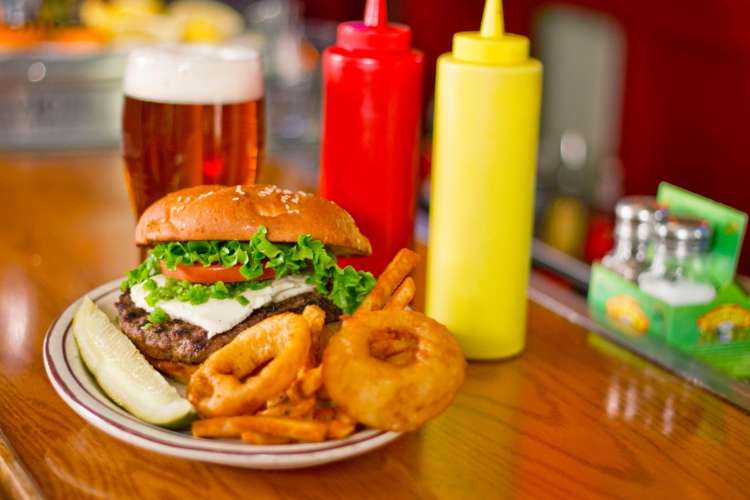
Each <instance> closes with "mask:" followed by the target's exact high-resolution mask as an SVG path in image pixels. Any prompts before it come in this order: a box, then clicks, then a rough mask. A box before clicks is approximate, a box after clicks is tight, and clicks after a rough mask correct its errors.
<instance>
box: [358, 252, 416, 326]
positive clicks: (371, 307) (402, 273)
mask: <svg viewBox="0 0 750 500" xmlns="http://www.w3.org/2000/svg"><path fill="white" fill-rule="evenodd" d="M418 262H419V255H417V254H416V253H415V252H412V251H411V250H409V249H407V248H402V249H401V250H399V252H398V253H397V254H396V256H395V257H394V258H393V260H392V261H391V262H390V263H389V264H388V266H387V267H386V268H385V270H384V271H383V272H382V273H381V274H380V276H378V281H377V282H376V283H375V286H374V287H373V289H372V290H371V291H370V293H369V294H368V295H367V297H365V300H363V301H362V303H361V304H360V305H359V307H358V308H357V310H356V311H355V312H354V315H355V316H356V315H357V314H360V313H364V312H370V311H376V310H379V309H382V308H383V307H384V306H385V304H386V303H387V302H388V299H389V298H390V296H391V295H392V294H393V292H394V290H396V288H398V286H399V285H400V284H401V282H402V281H404V279H405V278H406V277H407V276H408V275H409V273H411V272H412V271H413V270H414V268H415V267H417V263H418Z"/></svg>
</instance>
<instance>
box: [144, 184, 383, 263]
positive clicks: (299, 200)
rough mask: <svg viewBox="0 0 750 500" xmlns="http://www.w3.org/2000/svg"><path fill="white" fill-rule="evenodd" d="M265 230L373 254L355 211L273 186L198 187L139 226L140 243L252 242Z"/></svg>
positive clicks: (277, 238)
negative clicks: (353, 214) (305, 235)
mask: <svg viewBox="0 0 750 500" xmlns="http://www.w3.org/2000/svg"><path fill="white" fill-rule="evenodd" d="M259 226H265V227H266V229H268V239H269V241H273V242H277V243H294V242H296V241H297V238H298V237H299V236H300V235H301V234H309V235H311V236H312V237H313V238H315V239H317V240H320V241H322V242H323V243H324V244H325V245H327V246H328V247H329V248H331V250H333V252H334V253H336V254H338V255H369V254H370V253H371V252H372V249H371V247H370V242H369V241H368V239H367V238H366V237H365V236H364V235H362V233H360V232H359V229H358V228H357V225H356V224H355V222H354V219H353V218H352V216H351V215H349V213H348V212H347V211H346V210H344V209H342V208H341V207H339V206H338V205H336V204H335V203H333V202H332V201H328V200H324V199H322V198H320V197H318V196H315V195H313V194H310V193H305V192H302V191H290V190H287V189H281V188H278V187H276V186H272V185H263V184H255V185H250V186H214V185H206V186H195V187H191V188H187V189H182V190H180V191H175V192H173V193H170V194H168V195H166V196H165V197H163V198H161V199H160V200H158V201H156V202H155V203H154V204H153V205H151V206H150V207H148V208H147V209H146V211H145V212H144V213H143V215H142V216H141V218H140V220H139V221H138V225H137V226H136V228H135V242H136V244H138V245H141V246H145V245H152V244H154V243H159V242H165V241H191V240H241V241H242V240H249V239H250V238H251V237H252V236H253V235H254V234H255V232H256V231H257V230H258V227H259Z"/></svg>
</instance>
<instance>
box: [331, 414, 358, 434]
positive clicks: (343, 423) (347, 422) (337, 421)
mask: <svg viewBox="0 0 750 500" xmlns="http://www.w3.org/2000/svg"><path fill="white" fill-rule="evenodd" d="M335 412H336V416H335V417H334V419H333V420H331V421H330V422H329V423H328V434H327V436H328V438H329V439H343V438H345V437H346V436H348V435H350V434H351V433H352V432H354V429H355V428H356V427H357V421H356V420H354V419H353V418H352V417H350V416H349V415H347V414H346V413H344V411H343V410H342V409H341V408H336V410H335Z"/></svg>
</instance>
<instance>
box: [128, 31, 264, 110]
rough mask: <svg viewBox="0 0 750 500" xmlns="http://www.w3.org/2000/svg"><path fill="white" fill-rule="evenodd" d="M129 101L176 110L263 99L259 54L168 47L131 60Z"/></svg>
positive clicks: (140, 53) (231, 49) (141, 52)
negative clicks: (170, 105)
mask: <svg viewBox="0 0 750 500" xmlns="http://www.w3.org/2000/svg"><path fill="white" fill-rule="evenodd" d="M123 86H124V91H125V95H127V96H130V97H135V98H137V99H141V100H143V101H152V102H164V103H173V104H218V103H222V104H225V103H236V102H243V101H255V100H258V99H260V98H261V97H263V73H262V71H261V65H260V58H259V56H258V53H257V52H256V51H254V50H252V49H247V48H242V47H218V46H208V45H167V46H161V47H148V48H145V47H144V48H138V49H135V50H133V51H132V52H131V53H130V55H129V56H128V64H127V67H126V69H125V81H124V85H123Z"/></svg>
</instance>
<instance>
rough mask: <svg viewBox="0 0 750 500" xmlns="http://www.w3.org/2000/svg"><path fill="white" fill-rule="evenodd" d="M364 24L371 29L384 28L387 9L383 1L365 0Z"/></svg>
mask: <svg viewBox="0 0 750 500" xmlns="http://www.w3.org/2000/svg"><path fill="white" fill-rule="evenodd" d="M365 24H366V25H367V26H372V27H373V28H380V27H384V26H386V25H387V24H388V7H387V4H386V3H385V0H367V5H366V6H365Z"/></svg>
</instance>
